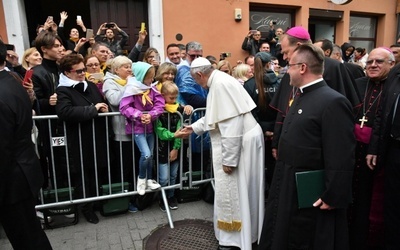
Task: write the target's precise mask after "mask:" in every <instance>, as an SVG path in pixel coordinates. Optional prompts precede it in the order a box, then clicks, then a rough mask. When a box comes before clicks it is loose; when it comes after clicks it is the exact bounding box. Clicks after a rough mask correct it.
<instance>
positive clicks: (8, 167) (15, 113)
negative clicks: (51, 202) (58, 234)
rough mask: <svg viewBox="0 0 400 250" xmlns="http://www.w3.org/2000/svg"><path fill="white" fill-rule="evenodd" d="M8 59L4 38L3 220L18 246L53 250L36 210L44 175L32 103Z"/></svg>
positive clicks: (0, 50)
mask: <svg viewBox="0 0 400 250" xmlns="http://www.w3.org/2000/svg"><path fill="white" fill-rule="evenodd" d="M5 58H6V47H5V45H4V43H3V42H1V41H0V65H1V66H0V81H1V84H0V126H1V129H0V138H1V140H0V152H1V153H0V223H1V224H2V226H3V228H4V231H5V232H6V234H7V237H8V239H9V240H10V242H11V245H12V246H13V248H14V249H51V245H50V242H49V240H48V239H47V236H46V234H45V233H44V232H43V230H42V228H41V226H40V222H39V220H38V219H37V218H36V211H35V204H36V198H37V194H38V193H39V189H40V187H41V185H42V182H43V176H42V174H41V172H40V165H39V162H38V159H37V156H36V154H35V150H34V146H33V143H32V141H31V130H32V105H31V102H30V100H29V97H28V95H27V93H26V90H24V88H23V87H22V85H21V84H20V83H19V82H18V81H17V80H16V79H15V77H14V76H12V75H11V74H10V73H9V72H7V71H6V70H4V62H5Z"/></svg>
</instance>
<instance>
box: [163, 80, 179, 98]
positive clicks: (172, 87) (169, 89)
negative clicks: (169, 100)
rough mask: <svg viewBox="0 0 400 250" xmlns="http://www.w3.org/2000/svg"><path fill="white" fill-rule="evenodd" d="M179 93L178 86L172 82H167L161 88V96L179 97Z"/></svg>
mask: <svg viewBox="0 0 400 250" xmlns="http://www.w3.org/2000/svg"><path fill="white" fill-rule="evenodd" d="M178 93H179V89H178V86H176V84H175V83H174V82H172V81H165V82H163V84H162V87H161V94H163V95H177V94H178Z"/></svg>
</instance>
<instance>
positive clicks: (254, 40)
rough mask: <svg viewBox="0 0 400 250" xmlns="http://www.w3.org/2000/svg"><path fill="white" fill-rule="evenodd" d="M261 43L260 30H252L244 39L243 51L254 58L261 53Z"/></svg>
mask: <svg viewBox="0 0 400 250" xmlns="http://www.w3.org/2000/svg"><path fill="white" fill-rule="evenodd" d="M261 43H262V41H261V32H260V31H259V30H250V31H249V33H248V34H247V36H246V37H245V38H244V41H243V44H242V49H243V50H246V51H247V52H249V54H250V55H253V56H254V55H255V54H257V52H259V51H260V47H261Z"/></svg>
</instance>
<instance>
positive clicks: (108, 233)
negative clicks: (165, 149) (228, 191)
mask: <svg viewBox="0 0 400 250" xmlns="http://www.w3.org/2000/svg"><path fill="white" fill-rule="evenodd" d="M97 214H98V216H99V219H100V222H99V223H98V224H96V225H94V224H91V223H88V222H86V220H85V218H83V216H80V218H79V223H78V224H77V225H74V226H68V227H64V228H56V229H46V230H45V232H46V234H47V236H48V237H49V240H50V242H51V245H52V246H53V248H54V249H57V250H58V249H65V250H67V249H68V250H69V249H79V250H80V249H93V250H94V249H96V250H97V249H116V250H117V249H130V250H141V249H143V239H144V238H145V237H146V236H148V235H149V234H150V232H151V231H153V230H154V229H156V228H157V227H158V226H160V225H164V224H167V223H168V218H167V214H166V213H164V212H162V211H161V210H160V208H159V207H158V204H157V203H156V202H154V203H153V204H152V206H151V207H149V208H147V209H145V210H144V211H139V212H137V213H129V212H128V213H126V214H122V215H115V216H109V217H102V216H101V215H100V214H99V213H98V212H97ZM171 215H172V219H173V221H178V220H183V219H203V220H208V221H212V217H213V205H211V204H208V203H206V202H204V201H195V202H189V203H182V204H179V209H178V210H173V211H171ZM0 249H1V250H11V249H12V247H11V245H10V243H9V241H8V239H7V237H6V236H5V233H4V231H3V229H2V228H1V229H0Z"/></svg>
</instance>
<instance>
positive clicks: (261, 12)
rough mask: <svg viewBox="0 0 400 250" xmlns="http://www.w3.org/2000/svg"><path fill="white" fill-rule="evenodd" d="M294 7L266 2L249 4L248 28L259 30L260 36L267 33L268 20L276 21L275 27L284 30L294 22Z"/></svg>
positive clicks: (264, 35)
mask: <svg viewBox="0 0 400 250" xmlns="http://www.w3.org/2000/svg"><path fill="white" fill-rule="evenodd" d="M294 13H295V8H293V7H292V8H283V7H279V8H277V7H276V6H270V5H267V4H251V5H250V28H251V29H254V30H255V29H258V30H259V31H261V34H262V37H267V35H268V33H269V30H270V28H269V23H270V21H273V22H276V25H275V29H277V28H281V29H283V31H284V32H285V31H286V30H288V29H289V28H291V27H292V26H293V24H294Z"/></svg>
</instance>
